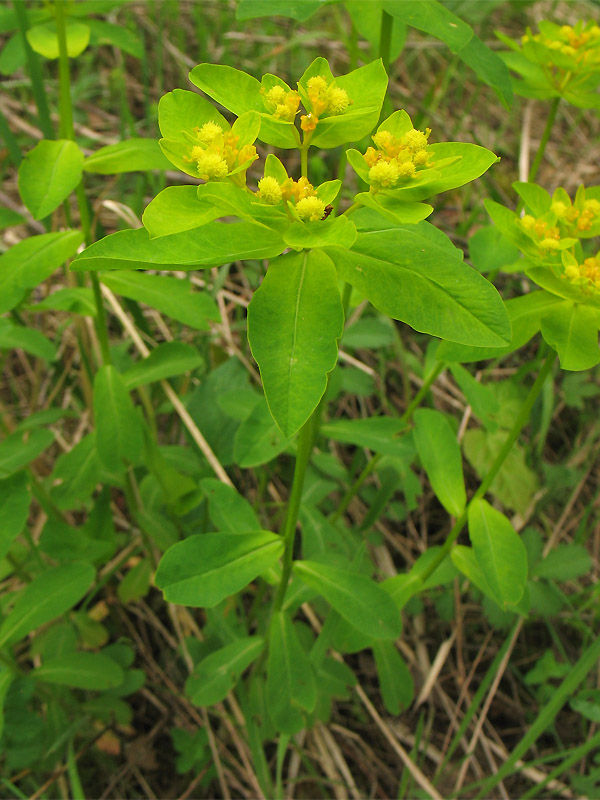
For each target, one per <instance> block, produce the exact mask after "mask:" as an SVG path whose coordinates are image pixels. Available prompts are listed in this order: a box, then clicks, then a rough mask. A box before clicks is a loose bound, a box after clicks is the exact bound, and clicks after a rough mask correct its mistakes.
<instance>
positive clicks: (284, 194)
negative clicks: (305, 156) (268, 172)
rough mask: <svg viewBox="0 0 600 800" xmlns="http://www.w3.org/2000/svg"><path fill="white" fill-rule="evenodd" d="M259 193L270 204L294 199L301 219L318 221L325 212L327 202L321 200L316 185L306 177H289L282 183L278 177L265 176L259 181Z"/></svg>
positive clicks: (261, 198)
mask: <svg viewBox="0 0 600 800" xmlns="http://www.w3.org/2000/svg"><path fill="white" fill-rule="evenodd" d="M257 195H258V197H259V199H260V200H262V201H263V202H264V203H267V204H268V205H273V206H275V205H278V204H279V203H281V202H285V201H287V200H293V201H294V203H295V206H296V212H297V214H298V216H299V217H300V219H301V220H304V221H310V222H317V221H318V220H320V219H322V217H323V214H324V213H325V203H324V202H323V201H322V200H319V198H318V197H317V192H316V191H315V188H314V186H313V185H312V183H310V182H309V181H308V180H307V179H306V178H299V179H298V180H297V181H294V180H292V178H287V179H286V180H285V181H284V182H283V183H282V184H280V183H279V182H278V181H277V180H276V178H273V177H270V176H265V177H264V178H261V179H260V180H259V182H258V192H257Z"/></svg>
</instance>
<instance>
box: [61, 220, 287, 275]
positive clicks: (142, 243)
mask: <svg viewBox="0 0 600 800" xmlns="http://www.w3.org/2000/svg"><path fill="white" fill-rule="evenodd" d="M284 249H285V243H284V241H283V239H282V238H281V235H280V234H279V233H277V232H276V231H272V230H269V229H268V228H258V227H257V226H256V225H253V224H252V223H250V222H237V223H232V224H228V223H225V222H209V223H207V224H206V225H203V226H202V227H201V228H197V229H196V230H194V231H186V232H183V233H175V234H173V235H171V236H163V237H161V238H160V239H150V237H149V236H148V232H147V231H146V230H144V228H139V229H138V230H126V231H118V232H117V233H113V234H111V235H110V236H105V237H104V239H101V240H100V241H99V242H96V243H95V244H92V245H90V247H88V248H86V249H85V250H84V251H83V253H81V254H80V255H78V256H77V258H75V259H74V260H73V262H72V264H71V269H75V270H89V269H174V268H175V269H198V268H200V267H211V266H220V265H221V264H229V263H231V262H232V261H241V260H243V259H248V258H250V259H262V258H273V257H274V256H277V255H279V254H280V253H281V252H282V250H284Z"/></svg>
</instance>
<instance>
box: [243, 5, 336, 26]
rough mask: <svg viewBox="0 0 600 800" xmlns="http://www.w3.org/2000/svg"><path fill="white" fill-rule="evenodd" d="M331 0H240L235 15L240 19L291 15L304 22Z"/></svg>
mask: <svg viewBox="0 0 600 800" xmlns="http://www.w3.org/2000/svg"><path fill="white" fill-rule="evenodd" d="M327 2H329V0H239V2H238V4H237V7H236V10H235V16H236V19H239V20H247V19H255V18H256V17H275V16H280V17H291V18H292V19H296V20H298V22H304V21H305V20H307V19H308V18H309V17H312V15H313V14H314V13H315V11H317V10H318V9H319V8H320V7H321V6H322V5H324V4H325V3H327Z"/></svg>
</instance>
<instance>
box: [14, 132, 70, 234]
mask: <svg viewBox="0 0 600 800" xmlns="http://www.w3.org/2000/svg"><path fill="white" fill-rule="evenodd" d="M82 166H83V153H82V152H81V150H80V149H79V147H78V146H77V145H76V144H75V142H71V141H69V140H68V139H58V140H57V141H50V140H48V139H42V141H41V142H38V144H36V146H35V147H34V148H33V150H30V151H29V153H27V155H26V156H25V158H24V159H23V161H22V162H21V165H20V167H19V192H20V194H21V197H22V198H23V202H24V203H25V205H26V206H27V208H28V209H29V210H30V211H31V215H32V217H33V218H34V219H43V218H44V217H47V216H48V214H50V213H51V212H52V211H54V209H55V208H56V207H57V206H59V205H60V204H61V203H62V201H63V200H64V199H65V198H67V197H68V196H69V195H70V194H71V192H72V191H73V189H74V188H75V187H76V186H77V184H78V183H79V181H80V180H81V171H82Z"/></svg>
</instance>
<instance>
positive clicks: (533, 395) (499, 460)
mask: <svg viewBox="0 0 600 800" xmlns="http://www.w3.org/2000/svg"><path fill="white" fill-rule="evenodd" d="M555 359H556V353H555V352H554V350H551V351H550V352H549V353H548V355H547V356H546V360H545V361H544V364H543V365H542V368H541V370H540V371H539V374H538V376H537V378H536V379H535V383H534V384H533V386H532V387H531V389H530V390H529V394H528V395H527V397H526V399H525V402H524V403H523V405H522V406H521V409H520V411H519V413H518V414H517V418H516V419H515V421H514V424H513V426H512V428H511V430H510V432H509V434H508V436H507V437H506V439H505V441H504V444H503V445H502V447H501V448H500V451H499V453H498V455H497V456H496V458H495V459H494V463H493V464H492V466H491V467H490V469H489V471H488V473H487V475H486V476H485V478H484V479H483V480H482V481H481V484H480V486H479V488H478V489H477V491H476V492H475V494H474V495H473V497H472V498H471V500H470V502H469V505H467V507H466V508H465V510H464V511H463V513H462V514H461V515H460V517H459V518H458V519H457V520H456V522H455V523H454V526H453V528H452V530H451V531H450V533H449V534H448V538H447V539H446V541H445V542H444V544H443V545H442V547H441V549H440V550H439V552H438V554H437V555H436V557H435V558H434V559H433V561H432V562H431V564H430V565H429V566H428V568H427V569H426V570H424V571H423V572H422V573H421V574H420V576H419V581H420V583H421V584H423V583H425V581H426V580H427V579H428V578H429V577H430V576H431V575H432V574H433V573H434V572H435V571H436V569H437V568H438V567H439V565H440V564H441V563H442V561H443V560H444V559H445V558H446V556H447V555H448V553H449V552H450V550H451V549H452V546H453V545H454V542H455V541H456V539H457V538H458V535H459V534H460V532H461V531H462V529H463V528H464V526H465V523H466V521H467V517H468V512H469V506H470V504H471V503H472V502H473V500H478V499H479V498H480V497H483V495H484V494H485V493H486V492H487V490H488V489H489V488H490V486H491V484H492V482H493V480H494V478H495V477H496V475H497V474H498V472H499V470H500V468H501V466H502V465H503V464H504V461H505V460H506V457H507V456H508V454H509V453H510V451H511V450H512V448H513V445H514V443H515V442H516V441H517V439H518V438H519V434H520V433H521V431H522V430H523V428H524V427H525V424H526V423H527V421H528V420H529V415H530V414H531V409H532V408H533V404H534V403H535V401H536V400H537V396H538V395H539V393H540V392H541V390H542V387H543V385H544V383H545V381H546V378H547V377H548V375H549V374H550V372H551V370H552V366H553V364H554V361H555Z"/></svg>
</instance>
